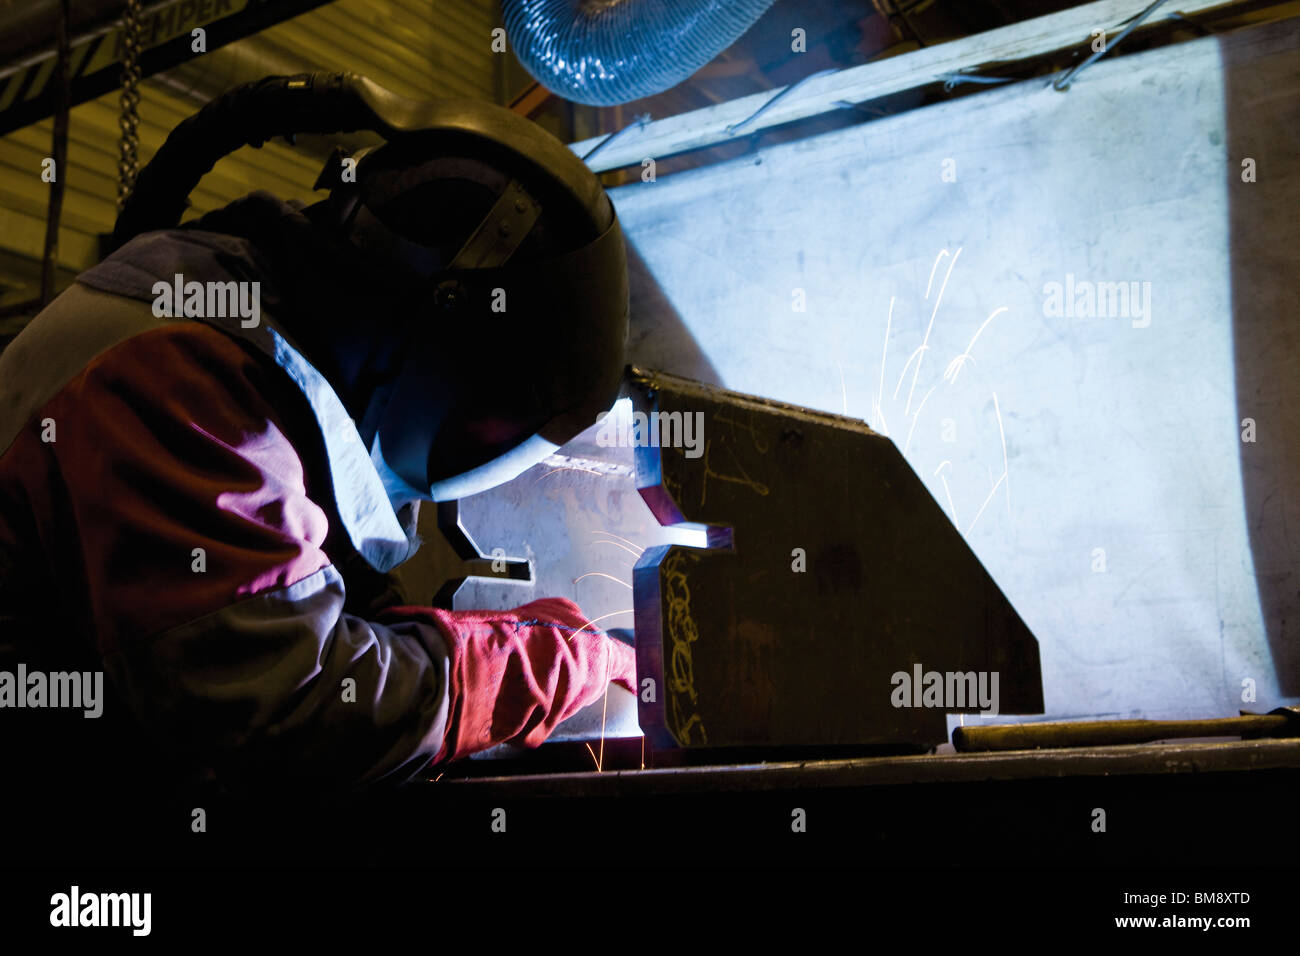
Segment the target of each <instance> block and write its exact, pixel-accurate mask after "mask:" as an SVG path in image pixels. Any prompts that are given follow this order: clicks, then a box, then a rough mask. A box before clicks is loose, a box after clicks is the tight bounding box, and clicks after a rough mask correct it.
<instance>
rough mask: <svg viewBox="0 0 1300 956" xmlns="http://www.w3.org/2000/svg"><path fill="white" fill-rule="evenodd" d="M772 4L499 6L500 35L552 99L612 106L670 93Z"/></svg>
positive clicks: (596, 1)
mask: <svg viewBox="0 0 1300 956" xmlns="http://www.w3.org/2000/svg"><path fill="white" fill-rule="evenodd" d="M773 2H774V0H503V4H502V13H503V15H504V17H505V24H506V33H507V35H508V36H509V38H510V42H511V43H512V44H513V46H514V50H515V55H516V56H517V57H518V58H519V61H520V62H521V63H522V64H523V65H524V68H525V69H527V70H528V72H529V73H531V74H532V75H533V77H534V78H535V79H536V80H537V81H538V82H539V83H541V84H542V85H543V86H545V87H546V88H547V89H549V90H551V91H552V92H553V93H555V94H556V95H558V96H562V97H563V98H564V99H566V100H573V101H574V102H577V103H586V104H588V105H589V106H612V105H614V104H616V103H627V102H630V101H631V100H636V99H640V98H641V97H643V96H651V95H653V94H655V93H662V92H663V91H664V90H666V89H668V88H669V87H672V86H676V85H677V84H678V83H680V82H681V81H682V80H684V79H686V78H687V77H688V76H690V75H691V74H692V73H694V72H695V71H696V70H698V69H699V68H700V67H702V66H704V64H706V63H708V62H709V61H710V60H712V59H713V58H714V57H716V56H717V55H718V54H719V53H721V52H722V51H723V50H725V49H726V48H727V47H729V46H731V44H732V43H734V42H735V41H736V40H737V39H738V38H739V37H740V36H741V34H743V33H744V32H745V31H746V30H748V29H749V28H750V27H751V26H753V24H754V22H755V21H757V20H758V18H759V17H761V16H762V15H763V13H764V12H765V11H766V10H767V8H768V7H770V6H771V5H772V3H773Z"/></svg>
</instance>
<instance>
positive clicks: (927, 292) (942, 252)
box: [925, 249, 960, 301]
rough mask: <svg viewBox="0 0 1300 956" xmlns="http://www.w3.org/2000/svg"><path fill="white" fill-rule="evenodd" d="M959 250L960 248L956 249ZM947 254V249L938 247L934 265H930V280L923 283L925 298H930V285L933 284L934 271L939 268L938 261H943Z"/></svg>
mask: <svg viewBox="0 0 1300 956" xmlns="http://www.w3.org/2000/svg"><path fill="white" fill-rule="evenodd" d="M958 251H960V250H958ZM947 254H948V250H947V249H940V250H939V254H938V255H937V256H935V257H934V265H932V266H930V280H929V281H928V282H926V284H925V298H926V300H927V301H928V300H929V298H930V286H931V285H933V284H934V273H935V270H937V269H938V268H939V263H941V262H943V257H944V256H946V255H947Z"/></svg>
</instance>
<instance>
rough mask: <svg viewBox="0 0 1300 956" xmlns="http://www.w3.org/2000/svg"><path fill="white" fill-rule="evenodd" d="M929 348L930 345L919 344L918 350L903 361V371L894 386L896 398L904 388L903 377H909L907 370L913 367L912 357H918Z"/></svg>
mask: <svg viewBox="0 0 1300 956" xmlns="http://www.w3.org/2000/svg"><path fill="white" fill-rule="evenodd" d="M927 348H929V346H928V345H926V344H924V343H922V344H921V345H918V346H917V347H916V351H915V352H913V353H912V354H911V355H909V356H908V357H907V361H906V362H904V363H903V371H902V372H901V373H900V374H899V376H898V384H897V385H895V386H894V398H898V393H899V392H901V391H902V390H903V379H905V378H907V370H908V369H909V368H911V367H912V359H914V358H916V357H917V356H918V355H920V354H921V353H922V352H924V351H925V350H926V349H927Z"/></svg>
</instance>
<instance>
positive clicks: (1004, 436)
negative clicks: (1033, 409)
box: [993, 392, 1011, 514]
mask: <svg viewBox="0 0 1300 956" xmlns="http://www.w3.org/2000/svg"><path fill="white" fill-rule="evenodd" d="M993 414H995V415H997V417H998V437H999V438H1001V439H1002V477H1003V478H1005V479H1006V482H1007V514H1010V513H1011V477H1010V470H1009V469H1008V468H1007V433H1006V432H1005V431H1003V430H1002V410H1001V409H1000V408H999V407H998V393H997V392H994V393H993Z"/></svg>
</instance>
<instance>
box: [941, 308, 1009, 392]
mask: <svg viewBox="0 0 1300 956" xmlns="http://www.w3.org/2000/svg"><path fill="white" fill-rule="evenodd" d="M1006 311H1008V309H1007V307H1006V306H1005V305H1004V306H1003V307H1002V308H1000V309H995V310H993V311H992V312H990V313H989V317H988V318H987V319H985V320H984V324H983V325H981V326H980V327H979V328H978V329H977V330H976V331H975V334H974V335H972V336H971V340H970V343H969V344H968V345H967V346H966V351H964V352H962V353H961V355H958V356H957V357H956V358H955V359H953V360H952V361H951V362H949V363H948V367H947V368H946V369H944V372H943V380H944V381H945V382H953V383H955V382H956V381H957V373H958V372H960V371H961V368H962V366H963V365H965V364H966V362H967V361H969V362H970V363H971V364H972V365H973V364H975V359H974V357H973V356H972V355H971V354H970V350H971V349H973V348H974V347H975V342H976V340H978V339H979V337H980V333H981V332H983V331H984V330H985V329H986V328H987V327H988V324H989V323H990V322H992V321H993V319H994V318H995V317H996V316H998V315H1001V314H1002V313H1003V312H1006Z"/></svg>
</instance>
